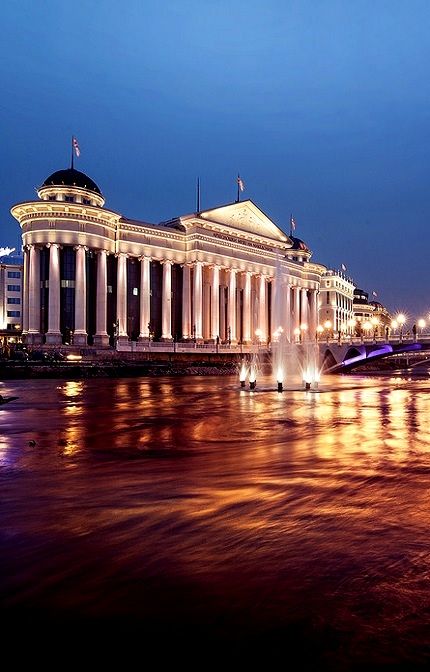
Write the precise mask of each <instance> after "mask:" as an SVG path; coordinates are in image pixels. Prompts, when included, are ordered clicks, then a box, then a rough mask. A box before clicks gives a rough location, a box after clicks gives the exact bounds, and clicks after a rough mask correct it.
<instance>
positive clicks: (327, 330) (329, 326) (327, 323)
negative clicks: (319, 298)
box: [324, 320, 331, 343]
mask: <svg viewBox="0 0 430 672" xmlns="http://www.w3.org/2000/svg"><path fill="white" fill-rule="evenodd" d="M324 329H325V330H326V336H327V343H328V337H329V334H330V329H331V322H330V320H326V321H325V322H324Z"/></svg>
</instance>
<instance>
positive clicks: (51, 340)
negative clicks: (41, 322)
mask: <svg viewBox="0 0 430 672" xmlns="http://www.w3.org/2000/svg"><path fill="white" fill-rule="evenodd" d="M62 341H63V337H62V335H61V333H57V334H52V333H51V334H50V333H49V331H48V333H47V334H46V345H61V344H62Z"/></svg>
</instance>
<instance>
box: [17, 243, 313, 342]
mask: <svg viewBox="0 0 430 672" xmlns="http://www.w3.org/2000/svg"><path fill="white" fill-rule="evenodd" d="M42 247H43V246H41V245H27V246H25V249H24V293H23V296H24V306H23V333H24V334H28V337H29V340H30V341H31V340H33V342H37V341H38V339H40V338H43V337H44V338H45V339H46V343H48V344H58V343H61V340H62V333H61V329H60V323H61V300H60V298H61V297H60V288H61V286H62V283H63V282H64V280H63V279H62V278H61V277H60V245H59V244H57V243H48V244H47V245H46V246H45V247H47V248H49V278H48V280H46V279H45V280H43V279H42V278H41V275H40V269H41V263H40V250H41V248H42ZM73 249H74V251H75V278H74V281H71V283H70V285H67V286H70V287H74V343H75V344H76V345H83V344H86V343H87V338H88V333H87V324H88V320H87V310H88V305H89V304H88V300H87V292H88V287H87V273H86V254H87V252H88V248H87V247H86V246H84V245H76V246H74V248H73ZM92 252H93V254H96V255H97V267H96V302H95V334H94V344H96V345H105V344H107V343H108V339H109V332H110V330H109V329H108V325H107V316H108V296H109V294H108V270H107V256H108V254H109V253H108V252H107V251H106V250H92ZM115 256H116V257H117V263H116V297H115V298H116V325H117V334H116V335H117V337H118V338H119V339H120V340H121V339H123V340H124V339H127V340H128V338H129V336H130V334H129V329H128V319H127V318H128V312H127V311H128V305H127V296H128V287H127V257H128V255H127V254H126V253H124V252H119V253H118V254H116V255H115ZM135 259H136V261H139V263H140V287H139V289H138V290H137V291H138V293H139V339H141V340H146V339H148V338H150V336H151V334H150V325H151V318H152V315H151V305H152V304H151V292H152V290H153V287H152V286H151V282H152V281H151V262H154V261H157V262H159V263H161V266H162V276H161V277H162V287H161V339H162V340H166V341H169V340H172V338H173V335H172V314H173V306H172V297H173V293H172V266H173V265H174V264H178V265H180V266H181V268H182V271H181V278H182V280H181V287H182V290H181V296H180V299H179V300H180V301H181V304H182V305H181V307H180V316H181V317H180V319H181V338H182V339H183V340H187V339H194V340H196V341H203V340H212V341H215V340H217V339H218V338H219V339H220V340H223V339H224V340H228V341H229V342H231V343H232V344H234V343H236V342H237V341H238V340H241V342H243V343H251V342H254V341H257V340H258V341H260V342H261V343H266V342H268V341H270V340H271V339H272V336H273V334H272V336H271V335H270V334H269V330H271V331H274V330H276V328H277V327H278V326H280V327H282V330H283V332H284V333H285V335H286V338H287V340H288V341H290V342H294V341H296V340H299V339H298V338H297V336H298V334H300V340H304V339H309V340H313V339H314V338H315V334H316V329H317V325H318V317H317V315H318V313H317V310H318V308H317V288H315V287H312V288H308V287H304V286H300V285H299V284H292V283H293V280H292V279H291V280H290V279H288V280H287V281H286V282H285V281H284V284H283V285H282V287H281V288H280V291H281V292H282V295H283V304H282V305H283V308H282V311H281V313H280V315H279V321H280V324H279V325H277V324H275V323H274V306H273V301H274V296H275V288H276V283H277V278H276V277H274V275H273V276H271V275H269V273H267V274H265V273H261V272H254V271H250V270H242V269H240V268H238V267H233V266H222V265H221V264H213V263H207V262H204V261H200V260H196V261H192V262H189V263H188V262H187V263H180V262H177V261H174V260H171V259H158V258H157V259H155V258H152V257H150V256H146V255H143V256H140V257H135ZM294 282H297V280H294ZM43 283H45V284H44V287H45V288H47V289H48V300H47V310H48V316H47V331H46V334H43V331H44V326H43V320H42V318H41V288H42V285H43ZM277 289H278V290H279V288H277ZM177 300H178V299H177ZM276 319H278V318H276Z"/></svg>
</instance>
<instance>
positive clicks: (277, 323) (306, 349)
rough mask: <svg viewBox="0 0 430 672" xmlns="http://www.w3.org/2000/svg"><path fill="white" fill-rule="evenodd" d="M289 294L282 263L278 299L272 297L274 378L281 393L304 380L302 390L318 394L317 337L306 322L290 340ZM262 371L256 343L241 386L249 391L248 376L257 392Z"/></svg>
mask: <svg viewBox="0 0 430 672" xmlns="http://www.w3.org/2000/svg"><path fill="white" fill-rule="evenodd" d="M288 291H290V290H289V285H288V274H287V270H286V268H285V267H283V266H282V264H281V260H280V259H278V262H277V265H276V274H275V283H274V295H273V297H272V306H273V311H272V327H273V334H272V343H271V351H272V353H271V355H272V356H271V360H272V375H273V377H274V378H275V380H276V389H277V391H278V392H283V391H284V389H285V383H286V381H287V380H288V381H293V380H301V387H300V388H299V389H303V388H304V389H305V390H312V389H314V390H316V389H318V386H319V382H320V376H321V372H320V366H319V360H320V353H319V345H318V340H317V334H316V333H315V334H313V333H312V334H310V333H309V330H308V325H307V324H306V322H302V324H300V328H299V327H297V328H296V329H294V332H293V334H292V336H293V338H292V339H291V340H290V336H289V335H290V333H291V323H290V320H291V315H290V302H289V300H288V294H287V293H288ZM257 301H258V299H256V305H255V306H254V324H257V316H258V304H257ZM305 318H306V315H302V319H305ZM255 334H256V336H257V337H258V340H260V337H261V334H262V332H261V330H260V329H257V330H256V332H255ZM258 370H259V357H258V344H255V343H254V345H253V348H252V353H251V359H250V361H249V363H248V364H247V363H246V362H242V365H241V367H240V386H241V387H245V384H246V378H247V376H248V377H249V388H250V389H251V390H255V387H256V382H257V372H258ZM299 385H300V383H299ZM295 389H297V387H296V388H295Z"/></svg>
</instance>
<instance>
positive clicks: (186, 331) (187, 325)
mask: <svg viewBox="0 0 430 672" xmlns="http://www.w3.org/2000/svg"><path fill="white" fill-rule="evenodd" d="M190 273H191V267H190V265H189V264H184V269H183V275H182V338H191V292H190V289H191V283H190Z"/></svg>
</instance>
